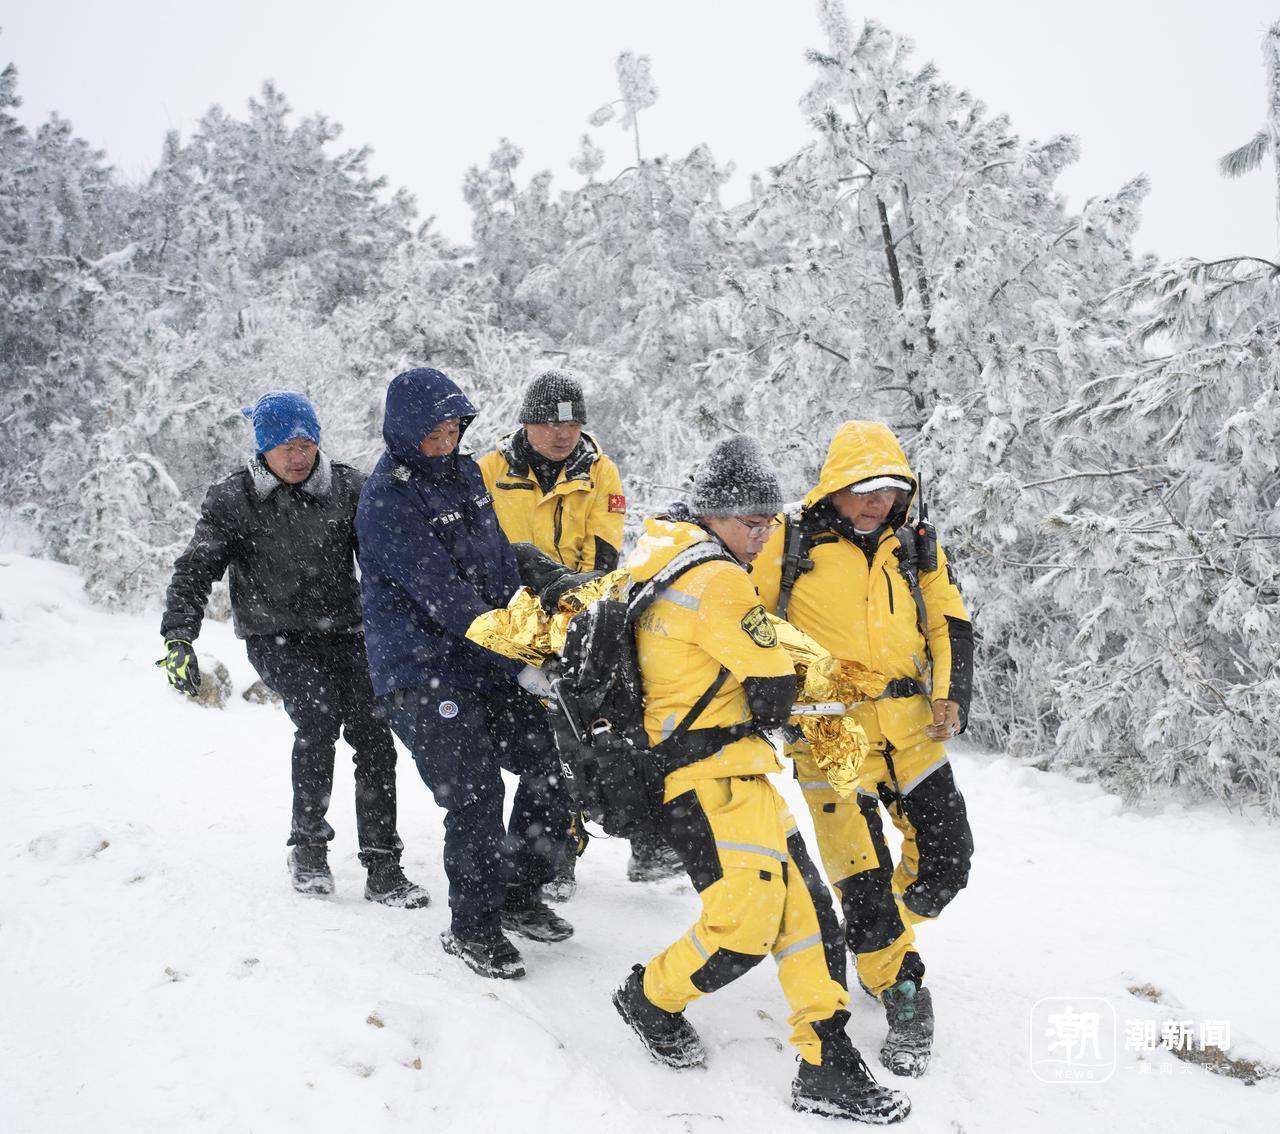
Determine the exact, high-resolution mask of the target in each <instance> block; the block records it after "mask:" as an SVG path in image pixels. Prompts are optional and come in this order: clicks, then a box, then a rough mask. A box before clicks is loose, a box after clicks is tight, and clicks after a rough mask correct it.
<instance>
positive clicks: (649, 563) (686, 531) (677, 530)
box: [623, 516, 713, 583]
mask: <svg viewBox="0 0 1280 1134" xmlns="http://www.w3.org/2000/svg"><path fill="white" fill-rule="evenodd" d="M712 538H713V537H712V535H711V534H710V533H709V532H707V531H706V530H705V529H704V528H700V527H699V526H698V525H697V524H694V523H688V522H686V521H684V520H671V519H668V518H667V517H665V516H649V517H648V518H647V519H646V520H645V522H644V534H643V535H641V537H640V538H639V539H638V540H637V541H636V546H635V548H634V549H633V550H632V552H631V554H630V555H629V556H628V557H627V561H626V563H625V564H624V565H623V566H625V567H626V569H627V573H628V574H629V575H630V576H631V577H632V578H633V579H634V580H635V581H636V582H638V583H644V582H647V581H648V580H649V579H652V578H653V577H654V575H656V574H657V573H658V572H659V571H661V570H662V569H663V568H664V567H665V566H666V565H667V564H668V563H670V562H671V560H673V559H674V558H675V557H676V556H677V555H679V554H680V552H682V551H683V550H684V549H685V548H686V547H692V546H693V545H694V544H695V543H702V542H703V541H704V540H709V539H712Z"/></svg>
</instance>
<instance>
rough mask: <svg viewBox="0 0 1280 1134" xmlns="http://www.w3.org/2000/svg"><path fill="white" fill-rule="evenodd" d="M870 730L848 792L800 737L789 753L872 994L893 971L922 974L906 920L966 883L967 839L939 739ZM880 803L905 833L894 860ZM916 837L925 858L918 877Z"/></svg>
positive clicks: (926, 912)
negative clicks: (894, 743) (905, 743)
mask: <svg viewBox="0 0 1280 1134" xmlns="http://www.w3.org/2000/svg"><path fill="white" fill-rule="evenodd" d="M864 727H866V726H864ZM868 737H869V739H870V740H871V741H872V743H873V744H874V745H876V748H875V750H874V751H873V752H872V753H871V754H870V756H869V757H868V758H867V761H866V764H865V765H864V768H863V773H862V777H861V780H860V782H859V785H858V789H857V792H856V794H855V795H854V796H853V797H852V798H848V799H842V798H841V797H840V796H839V795H837V794H836V792H835V791H834V790H833V789H832V788H831V787H830V785H829V784H828V783H827V781H826V779H825V777H824V776H823V775H822V773H821V772H820V771H819V770H818V768H817V766H816V765H815V764H814V762H813V758H812V756H811V755H810V753H809V750H808V747H807V746H806V745H804V744H800V745H797V746H796V747H795V749H794V751H793V753H792V755H793V756H794V758H795V763H796V774H797V776H798V778H799V780H800V786H801V787H802V788H803V790H804V798H805V802H806V803H807V804H808V806H809V812H810V814H811V815H812V816H813V826H814V833H815V834H816V835H817V839H818V853H819V855H820V857H821V858H822V863H823V867H824V869H825V870H826V873H827V877H828V878H829V879H830V880H831V883H832V885H833V886H835V888H836V890H837V891H838V892H839V894H840V904H841V907H842V909H843V911H844V915H845V924H846V935H847V940H848V943H849V948H850V950H851V951H852V952H853V953H854V955H855V957H856V958H857V966H858V979H859V980H860V981H861V982H862V983H863V984H864V985H865V986H866V987H867V988H869V989H870V990H871V991H872V992H873V993H875V994H876V995H877V996H879V994H880V993H881V992H883V991H884V990H885V989H886V988H889V987H890V986H891V985H893V984H894V983H895V982H896V981H898V980H901V979H904V978H905V977H911V978H912V979H914V980H917V981H918V980H920V979H921V978H922V977H923V975H924V963H923V961H922V960H921V959H920V955H919V953H918V952H917V950H916V947H915V930H914V928H913V927H914V926H915V925H917V924H919V923H920V922H922V921H928V920H931V919H932V918H934V917H936V916H937V915H938V913H939V912H940V910H941V908H942V907H943V906H944V905H945V904H946V903H947V902H948V901H950V900H951V898H952V897H954V896H955V894H956V893H957V892H958V891H959V890H960V889H961V888H963V886H964V885H965V883H966V882H967V880H968V874H969V859H970V857H971V856H972V853H973V840H972V835H971V834H970V831H969V824H968V817H967V815H966V812H965V806H964V799H963V797H962V796H961V795H960V793H959V791H958V790H957V789H956V787H955V780H954V777H953V775H952V773H951V768H950V765H949V764H948V762H947V756H946V750H945V749H944V748H943V746H942V744H941V743H939V742H938V741H933V740H923V741H922V742H921V743H919V744H914V745H911V746H909V747H906V748H901V749H894V748H892V747H891V746H890V745H888V744H887V743H885V741H884V738H883V737H882V736H880V735H879V730H878V729H876V728H874V727H872V728H869V729H868ZM913 793H914V794H913ZM881 804H883V805H884V806H885V808H886V809H887V810H888V812H889V817H890V819H891V820H892V821H893V824H894V826H895V827H897V828H898V830H899V832H900V833H901V835H902V851H901V854H900V856H899V860H898V862H897V864H896V866H895V864H894V862H893V859H892V856H891V855H890V853H889V848H888V844H887V843H886V842H885V839H884V830H883V827H882V824H881V820H880V806H881ZM922 844H923V846H924V847H925V848H927V853H926V858H927V860H928V861H927V862H926V864H925V867H924V868H923V872H924V875H925V876H924V877H923V878H922V877H921V872H922V867H921V854H922V850H921V848H922Z"/></svg>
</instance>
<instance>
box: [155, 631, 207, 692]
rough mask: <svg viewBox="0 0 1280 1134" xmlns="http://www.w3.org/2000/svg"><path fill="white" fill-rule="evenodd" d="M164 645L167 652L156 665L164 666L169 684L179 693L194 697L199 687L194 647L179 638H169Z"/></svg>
mask: <svg viewBox="0 0 1280 1134" xmlns="http://www.w3.org/2000/svg"><path fill="white" fill-rule="evenodd" d="M165 646H166V648H167V649H168V651H169V652H168V653H167V654H165V656H164V657H162V658H161V659H160V660H159V661H157V662H156V665H158V666H162V667H163V668H164V671H165V673H166V674H168V676H169V684H170V685H172V686H173V687H174V688H175V689H176V690H177V691H178V692H179V693H185V694H186V695H187V696H188V697H194V696H195V695H196V692H197V691H198V690H199V688H200V663H199V662H198V661H196V651H195V647H193V646H192V645H191V643H190V642H184V641H182V640H181V639H180V638H170V639H169V640H168V641H167V642H165Z"/></svg>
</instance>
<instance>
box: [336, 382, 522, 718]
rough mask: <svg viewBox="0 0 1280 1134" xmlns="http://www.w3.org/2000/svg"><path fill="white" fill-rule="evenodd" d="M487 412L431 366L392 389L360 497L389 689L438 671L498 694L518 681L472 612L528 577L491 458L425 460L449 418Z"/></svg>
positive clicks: (367, 622) (368, 578)
mask: <svg viewBox="0 0 1280 1134" xmlns="http://www.w3.org/2000/svg"><path fill="white" fill-rule="evenodd" d="M475 414H476V409H475V407H474V406H473V405H472V404H471V402H470V401H469V400H468V398H467V397H466V395H465V394H463V393H462V391H461V390H459V389H458V387H457V386H456V385H455V384H454V383H453V381H452V379H450V378H448V377H447V376H446V375H444V374H442V373H441V372H440V371H439V370H431V369H426V368H420V369H417V370H407V371H405V372H404V373H403V374H398V375H396V377H395V378H393V379H392V380H391V385H390V387H388V389H387V407H386V415H385V417H384V418H383V423H382V437H383V440H384V441H385V442H386V446H387V448H386V452H384V453H383V454H382V457H381V459H380V460H379V461H378V464H377V467H375V468H374V470H373V473H372V475H371V476H370V477H369V479H368V481H367V482H366V484H365V486H364V491H363V492H361V494H360V506H359V508H358V510H357V512H356V534H357V537H358V540H359V547H360V575H361V581H360V586H361V592H362V597H363V601H364V630H365V642H366V645H367V647H368V651H369V672H370V676H371V677H372V678H373V688H374V691H375V692H376V693H378V695H379V696H382V695H384V694H387V693H390V692H392V691H393V690H396V689H411V688H413V687H414V686H418V685H425V684H428V683H429V682H431V680H432V679H437V680H439V681H440V682H442V683H443V684H445V685H450V686H457V687H461V688H464V689H472V690H476V691H482V692H483V691H486V690H490V689H494V688H496V687H499V686H506V685H511V686H512V687H513V688H514V684H513V683H512V681H511V676H512V675H514V674H515V673H516V672H518V671H519V669H520V663H519V662H516V661H511V660H510V659H507V658H503V657H501V656H500V655H498V654H495V653H492V652H490V651H489V650H486V649H483V648H482V647H480V646H477V645H475V644H474V643H472V642H469V641H467V640H466V639H465V637H464V635H465V634H466V630H467V627H468V626H469V625H470V624H471V621H472V619H474V618H475V617H476V615H478V614H482V613H483V612H484V611H486V610H493V609H494V608H495V607H503V606H506V605H507V601H508V600H509V599H510V598H511V596H512V595H513V594H514V593H515V592H516V590H517V588H519V586H520V576H519V573H518V572H517V570H516V559H515V553H514V552H513V551H512V550H511V545H510V543H508V542H507V538H506V536H504V535H503V534H502V530H501V529H500V528H499V527H498V520H497V517H496V516H495V515H494V511H493V500H492V498H491V497H490V496H489V492H488V490H487V489H486V488H485V486H484V480H483V478H482V477H481V475H480V469H479V466H478V465H477V464H476V463H475V461H474V460H472V459H471V457H470V456H469V455H467V454H463V453H460V452H457V451H456V450H455V452H453V453H451V454H450V455H449V456H447V457H424V456H423V455H422V454H421V453H420V452H419V451H418V446H419V445H420V444H421V442H422V439H423V438H424V437H425V436H426V435H427V434H428V433H430V432H431V431H432V430H433V429H434V428H435V427H436V426H437V425H439V424H440V423H441V422H442V421H445V420H447V419H448V418H451V417H456V418H458V419H460V420H459V424H460V425H461V427H462V429H463V431H464V432H465V430H466V427H467V426H468V425H470V424H471V420H472V418H474V417H475Z"/></svg>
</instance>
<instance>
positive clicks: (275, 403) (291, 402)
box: [240, 390, 320, 453]
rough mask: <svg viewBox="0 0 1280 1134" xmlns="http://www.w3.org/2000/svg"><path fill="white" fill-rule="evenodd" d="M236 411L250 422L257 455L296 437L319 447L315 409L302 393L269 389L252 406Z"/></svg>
mask: <svg viewBox="0 0 1280 1134" xmlns="http://www.w3.org/2000/svg"><path fill="white" fill-rule="evenodd" d="M240 412H241V413H242V414H244V416H245V417H248V418H252V419H253V433H254V437H255V438H256V439H257V442H258V452H259V453H265V452H266V451H267V450H268V449H274V448H275V447H276V446H277V445H283V444H284V443H285V442H286V441H293V440H296V439H297V438H299V437H305V438H306V439H307V440H308V441H314V442H315V443H316V444H317V445H319V444H320V422H319V421H318V420H317V419H316V410H315V406H313V405H312V404H311V403H310V402H309V401H308V400H307V398H306V397H305V396H304V395H302V394H296V393H294V392H293V391H292V390H272V391H271V392H270V393H267V394H263V395H262V397H260V398H259V399H258V402H257V404H256V405H253V406H245V407H244V409H242V410H241V411H240Z"/></svg>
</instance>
